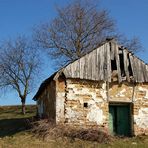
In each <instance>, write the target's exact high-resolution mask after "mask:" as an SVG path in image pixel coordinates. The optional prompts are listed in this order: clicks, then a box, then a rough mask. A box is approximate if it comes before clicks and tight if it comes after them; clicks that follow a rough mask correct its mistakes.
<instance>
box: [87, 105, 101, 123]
mask: <svg viewBox="0 0 148 148" xmlns="http://www.w3.org/2000/svg"><path fill="white" fill-rule="evenodd" d="M87 119H88V120H89V121H91V122H96V123H97V124H98V125H99V124H102V122H103V111H102V110H101V109H100V108H98V107H96V105H93V107H91V108H90V112H89V113H88V114H87Z"/></svg>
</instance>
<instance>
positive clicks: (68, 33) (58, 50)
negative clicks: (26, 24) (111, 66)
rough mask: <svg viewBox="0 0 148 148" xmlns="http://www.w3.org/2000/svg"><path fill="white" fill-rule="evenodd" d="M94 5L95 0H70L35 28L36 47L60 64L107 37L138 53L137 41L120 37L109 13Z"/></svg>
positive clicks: (139, 44)
mask: <svg viewBox="0 0 148 148" xmlns="http://www.w3.org/2000/svg"><path fill="white" fill-rule="evenodd" d="M94 2H95V0H89V1H88V0H73V2H72V3H70V4H68V5H67V6H65V7H63V8H57V17H55V19H53V21H51V22H47V23H44V24H42V25H39V26H37V27H35V28H34V33H33V38H34V40H35V41H36V43H37V44H36V45H37V46H38V47H39V48H42V49H46V51H47V52H48V54H49V56H50V57H52V58H54V59H57V61H59V62H60V63H62V65H64V64H66V63H68V62H71V61H73V60H75V59H77V58H79V57H81V56H83V55H84V54H85V53H86V52H88V51H90V50H93V49H95V48H97V47H98V46H99V45H100V43H101V42H102V41H104V40H105V39H106V38H108V37H111V38H116V39H117V40H118V41H119V42H120V43H122V44H123V45H124V46H125V47H127V48H130V50H132V51H137V49H139V48H140V46H141V43H140V41H139V40H138V39H137V38H133V39H131V40H128V39H125V38H122V37H120V38H119V33H117V32H116V30H115V28H116V26H115V23H114V21H113V19H112V18H110V17H109V14H108V11H107V10H106V9H99V6H98V4H99V2H98V1H96V2H98V3H94ZM61 60H62V61H61ZM57 61H56V62H57ZM62 65H61V66H62Z"/></svg>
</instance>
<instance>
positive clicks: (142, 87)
mask: <svg viewBox="0 0 148 148" xmlns="http://www.w3.org/2000/svg"><path fill="white" fill-rule="evenodd" d="M135 89H136V93H135V97H134V105H133V115H134V116H133V118H134V133H135V135H140V134H146V135H148V84H139V85H137V86H136V88H135Z"/></svg>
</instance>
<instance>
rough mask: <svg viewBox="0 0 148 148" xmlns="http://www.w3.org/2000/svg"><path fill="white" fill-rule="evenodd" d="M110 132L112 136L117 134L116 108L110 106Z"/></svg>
mask: <svg viewBox="0 0 148 148" xmlns="http://www.w3.org/2000/svg"><path fill="white" fill-rule="evenodd" d="M109 131H110V134H111V135H114V134H115V133H116V132H115V108H114V107H112V106H110V108H109Z"/></svg>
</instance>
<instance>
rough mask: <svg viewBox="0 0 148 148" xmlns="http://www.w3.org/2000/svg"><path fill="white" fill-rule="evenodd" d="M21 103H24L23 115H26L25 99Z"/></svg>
mask: <svg viewBox="0 0 148 148" xmlns="http://www.w3.org/2000/svg"><path fill="white" fill-rule="evenodd" d="M21 102H22V114H23V115H25V113H26V106H25V99H24V98H23V99H22V100H21Z"/></svg>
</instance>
